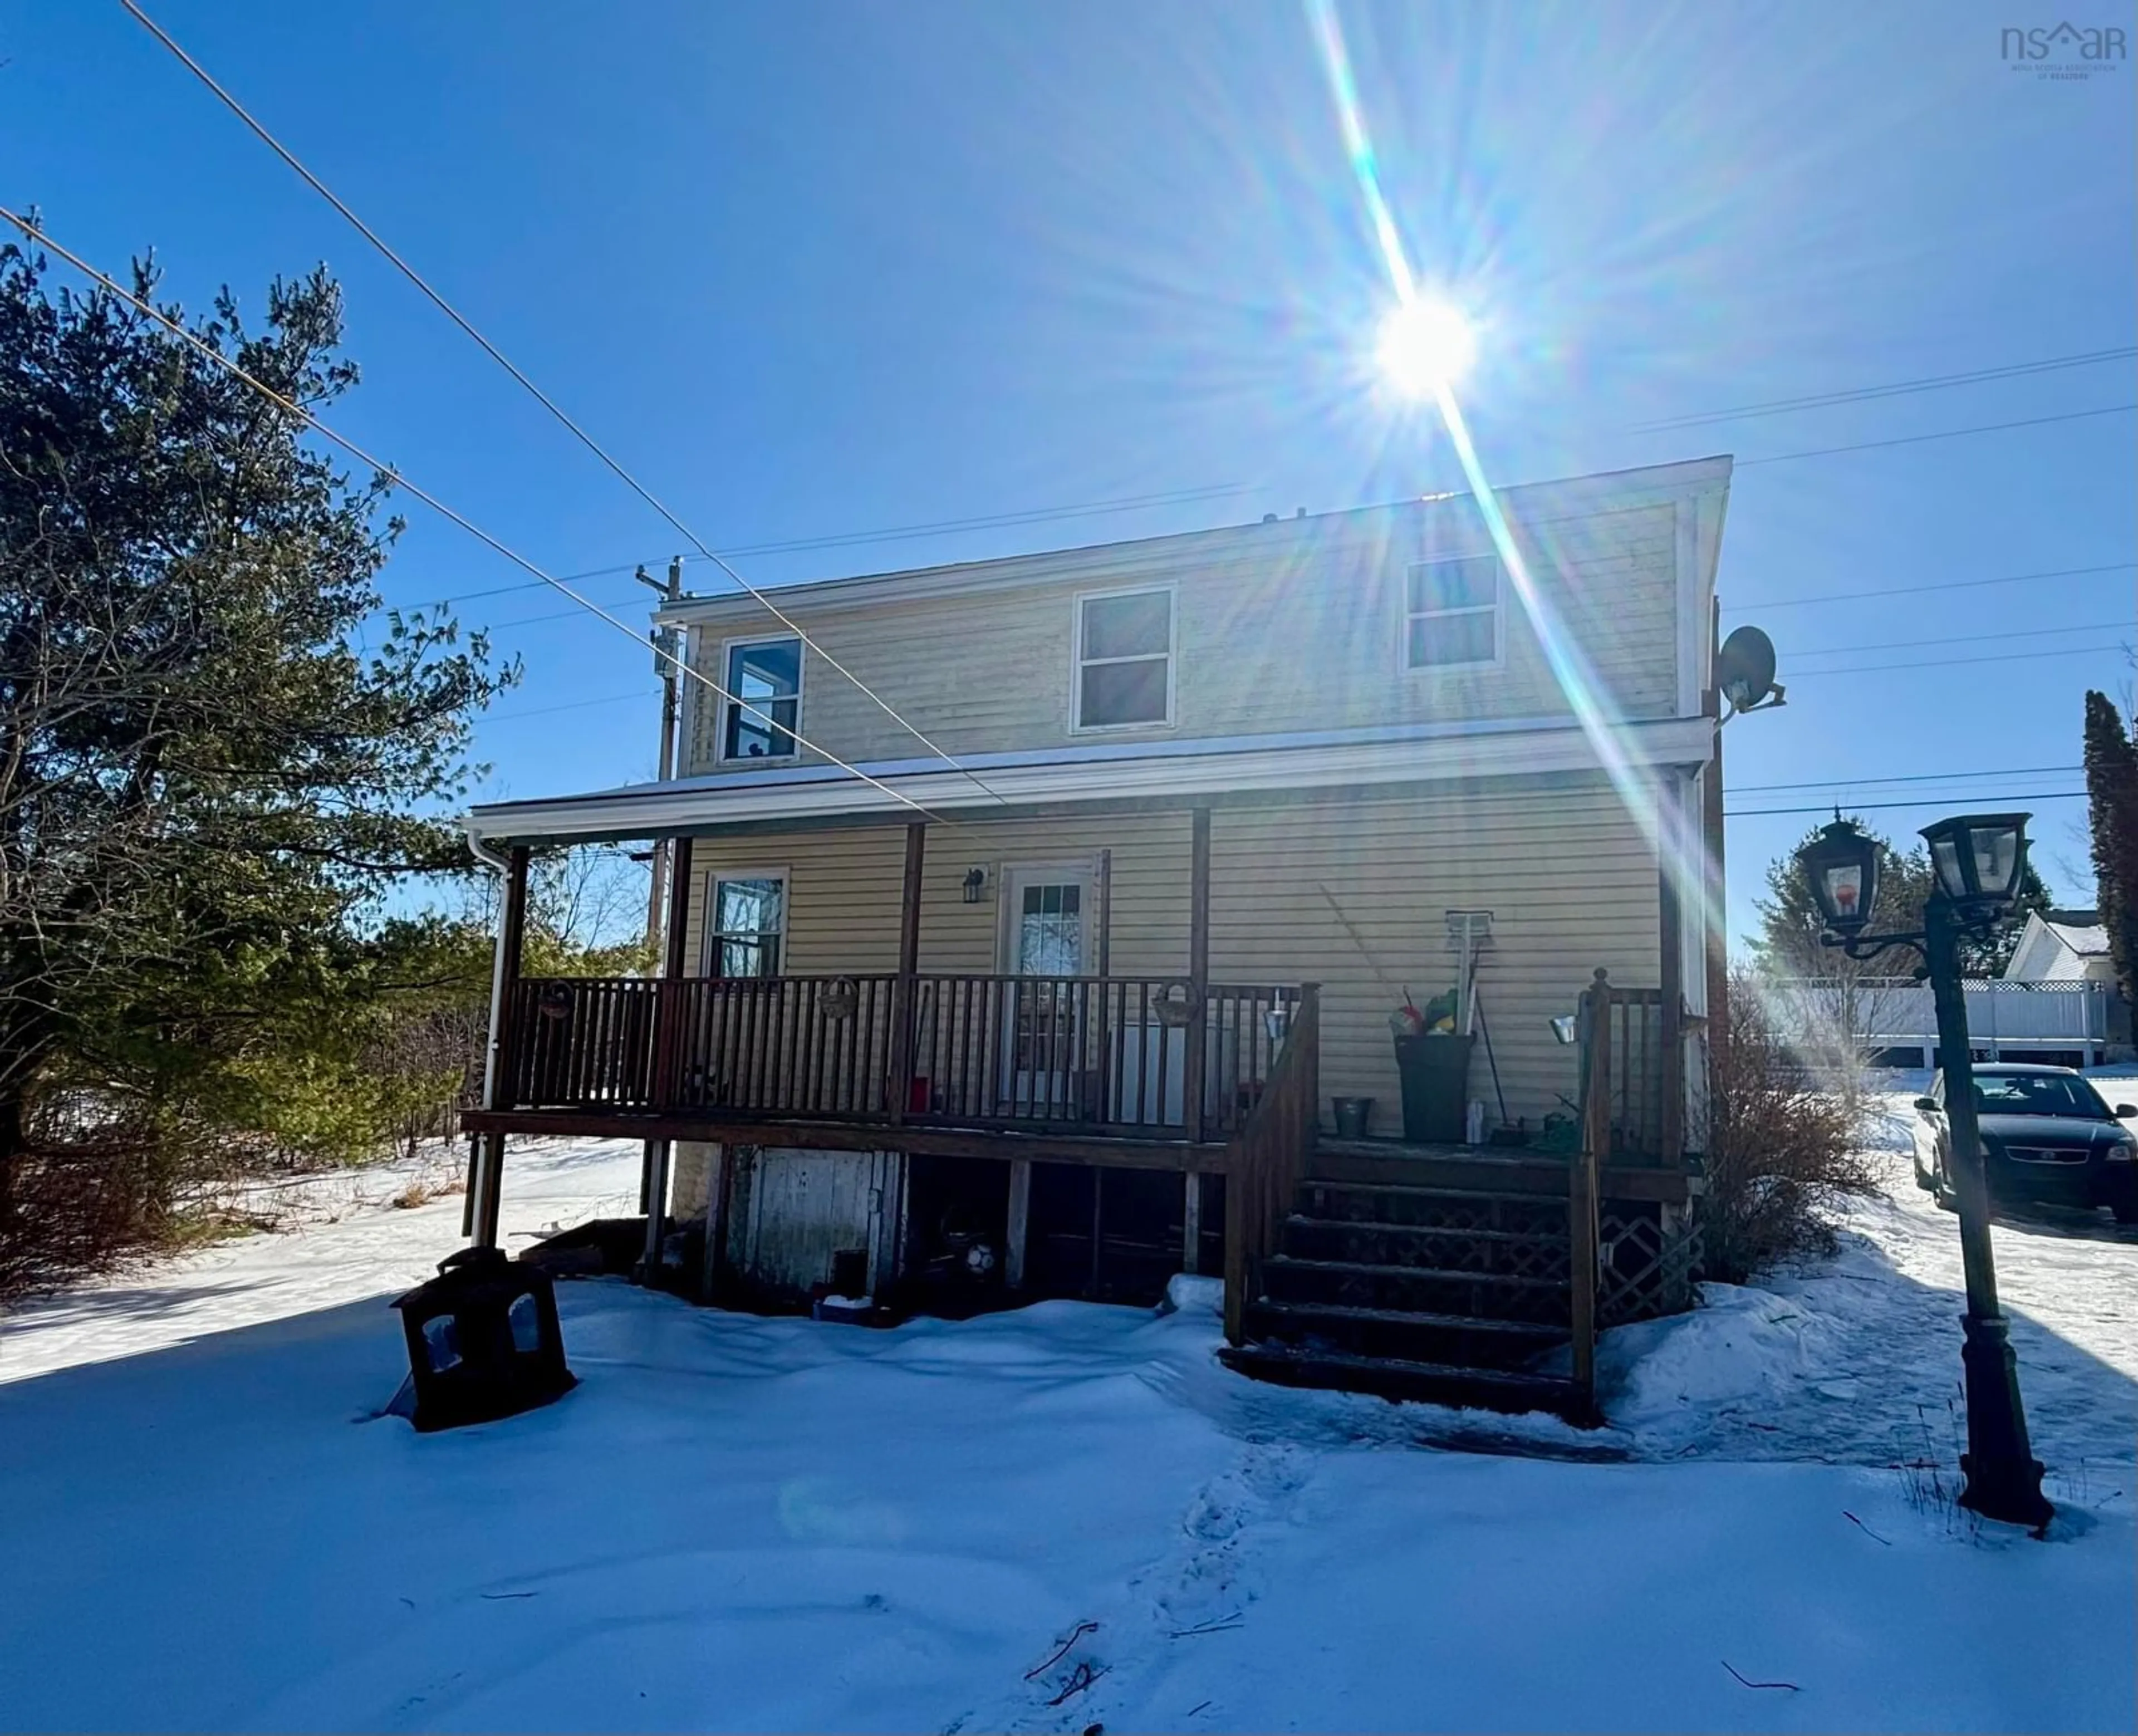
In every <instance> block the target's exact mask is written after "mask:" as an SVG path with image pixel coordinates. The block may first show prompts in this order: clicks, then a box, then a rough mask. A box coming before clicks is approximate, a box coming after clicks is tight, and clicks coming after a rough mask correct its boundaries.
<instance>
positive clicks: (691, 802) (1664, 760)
mask: <svg viewBox="0 0 2138 1736" xmlns="http://www.w3.org/2000/svg"><path fill="white" fill-rule="evenodd" d="M1619 740H1620V744H1621V746H1622V747H1623V750H1624V753H1625V756H1626V758H1627V759H1628V761H1629V762H1631V763H1634V764H1637V765H1652V766H1655V765H1701V764H1705V763H1706V762H1707V760H1708V759H1709V758H1711V757H1712V756H1713V753H1714V749H1715V725H1714V722H1713V720H1712V719H1709V718H1702V717H1690V718H1672V719H1660V720H1657V721H1655V722H1652V723H1643V724H1632V725H1629V726H1628V727H1627V728H1626V729H1623V731H1622V732H1620V736H1619ZM1183 745H1186V744H1183ZM1212 745H1214V744H1212ZM928 764H930V763H929V762H925V761H924V762H920V765H923V766H925V765H928ZM1596 768H1597V759H1596V754H1595V750H1594V747H1593V746H1592V745H1591V744H1590V743H1589V738H1588V736H1587V735H1586V734H1584V732H1583V731H1582V730H1581V729H1579V728H1578V727H1575V726H1574V725H1572V724H1567V725H1564V726H1562V727H1560V728H1557V729H1547V730H1522V731H1519V732H1508V733H1506V734H1470V733H1465V734H1447V735H1440V736H1437V737H1429V738H1423V739H1421V738H1418V737H1411V738H1408V739H1400V740H1394V741H1390V740H1385V739H1384V740H1381V741H1375V742H1357V741H1346V742H1341V743H1324V744H1317V745H1316V746H1313V747H1291V748H1262V749H1244V750H1243V749H1241V748H1239V747H1237V746H1235V745H1234V744H1230V743H1228V744H1225V747H1224V748H1223V749H1221V750H1219V751H1211V750H1210V748H1209V747H1207V746H1206V747H1205V748H1204V749H1203V751H1199V752H1186V753H1164V754H1133V755H1132V753H1131V752H1130V751H1124V752H1123V753H1121V754H1120V757H1106V758H1091V759H1080V760H1076V761H1073V762H1063V761H1059V760H1046V759H1041V760H1037V761H1028V762H1027V763H1023V764H1021V765H1007V766H1003V765H993V764H991V765H988V767H987V768H986V769H987V782H988V789H987V790H981V789H979V788H978V787H977V786H975V785H974V783H972V781H971V780H970V779H969V778H966V777H964V775H963V774H962V773H956V772H951V771H948V770H945V769H941V768H936V769H930V770H918V769H916V770H913V771H910V772H901V771H897V770H886V768H878V767H874V766H864V767H863V768H862V769H863V770H865V771H867V772H868V773H870V775H871V777H876V778H879V779H881V780H883V781H885V782H887V783H889V784H890V787H891V788H892V789H895V790H896V791H897V792H899V793H900V794H901V795H903V796H905V797H908V798H909V799H910V800H911V801H913V802H917V803H919V804H920V805H921V806H922V807H926V808H928V809H930V811H931V812H939V813H944V812H952V811H957V812H964V813H966V814H972V813H973V812H974V810H976V809H977V810H980V811H982V812H985V811H986V810H988V809H991V808H993V807H995V806H996V805H997V804H996V802H995V800H994V797H993V795H990V794H989V793H988V792H989V791H992V792H996V793H998V794H999V795H1000V796H1001V797H1003V799H1004V800H1005V801H1007V802H1011V803H1034V804H1037V803H1046V802H1106V801H1110V800H1112V801H1125V800H1135V799H1138V798H1152V797H1158V798H1164V797H1194V796H1203V795H1209V796H1217V795H1226V794H1233V793H1248V794H1252V793H1257V792H1278V791H1284V790H1295V789H1314V788H1327V787H1330V786H1334V785H1344V784H1364V785H1370V784H1385V783H1434V782H1440V781H1452V780H1456V779H1467V778H1506V777H1524V776H1534V775H1537V774H1541V773H1562V772H1584V771H1593V770H1595V769H1596ZM709 783H715V780H689V781H686V782H684V783H676V784H669V785H666V786H663V785H659V784H655V785H648V786H646V787H643V788H638V789H635V790H633V789H622V790H606V791H601V792H594V793H591V794H588V795H585V796H563V797H555V798H554V799H552V800H549V801H539V802H497V803H494V804H491V806H489V807H484V808H482V809H481V810H479V811H478V812H477V813H476V815H475V816H473V817H471V818H470V819H469V820H468V821H467V822H465V823H466V825H467V826H468V827H470V828H471V830H472V829H473V828H474V827H477V826H480V827H481V830H482V831H484V832H485V833H486V834H487V835H489V836H495V837H507V838H525V839H540V840H548V841H558V842H564V841H570V840H573V839H575V838H584V839H595V838H626V837H652V836H660V835H661V834H663V833H666V832H668V831H679V830H684V829H688V828H694V827H720V826H725V825H742V824H764V823H766V822H779V821H784V820H795V821H802V820H827V819H839V818H845V817H871V816H880V815H882V814H886V813H890V812H909V813H910V812H911V811H910V809H906V808H905V807H903V805H902V804H901V802H899V801H898V800H897V798H896V797H893V796H891V795H889V794H886V792H884V791H883V790H882V789H880V788H876V787H874V786H871V785H869V784H865V783H861V782H859V781H858V780H857V779H856V778H852V777H850V776H847V775H844V774H842V773H838V772H837V770H836V768H832V767H828V766H821V767H819V766H805V767H797V768H793V770H791V771H789V772H788V773H784V774H779V773H768V774H751V775H748V776H735V777H727V778H720V779H718V780H717V786H718V787H715V788H708V787H707V785H708V784H709Z"/></svg>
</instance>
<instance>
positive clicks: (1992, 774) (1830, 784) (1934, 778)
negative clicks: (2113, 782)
mask: <svg viewBox="0 0 2138 1736" xmlns="http://www.w3.org/2000/svg"><path fill="white" fill-rule="evenodd" d="M2085 769H2086V768H2085V767H2084V766H2007V767H2006V768H2004V770H2002V771H1978V772H1913V773H1907V774H1906V775H1905V776H1901V777H1895V778H1838V779H1837V778H1812V779H1810V780H1809V782H1807V783H1733V784H1731V785H1730V789H1731V790H1733V791H1734V792H1736V793H1737V794H1739V795H1743V794H1745V792H1748V791H1754V790H1839V789H1857V788H1862V787H1863V786H1865V785H1867V784H1873V783H1950V782H1951V781H1952V780H1953V779H1954V778H2036V777H2040V776H2042V775H2043V774H2044V773H2051V772H2082V771H2084V770H2085Z"/></svg>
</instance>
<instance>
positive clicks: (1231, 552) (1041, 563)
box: [655, 456, 1731, 627]
mask: <svg viewBox="0 0 2138 1736" xmlns="http://www.w3.org/2000/svg"><path fill="white" fill-rule="evenodd" d="M1730 466H1731V461H1730V458H1729V457H1727V456H1718V457H1712V458H1695V459H1688V460H1686V461H1684V462H1682V463H1678V464H1660V465H1650V466H1645V467H1643V468H1641V469H1638V470H1629V471H1607V472H1604V473H1603V474H1601V475H1589V476H1567V477H1560V478H1557V479H1555V480H1551V481H1548V482H1528V483H1518V484H1514V485H1510V486H1508V487H1506V488H1503V489H1501V490H1497V495H1498V498H1499V500H1500V501H1501V505H1503V506H1504V507H1505V508H1506V512H1507V515H1508V517H1509V518H1510V519H1512V520H1513V521H1514V523H1515V525H1516V529H1518V530H1521V529H1534V528H1535V527H1538V526H1540V525H1544V524H1554V523H1559V522H1563V521H1564V520H1568V519H1583V518H1589V517H1593V516H1595V515H1597V514H1603V513H1607V512H1623V511H1626V510H1630V509H1633V508H1635V507H1639V506H1644V505H1663V504H1665V503H1667V502H1671V501H1677V500H1685V499H1687V498H1688V497H1696V496H1697V497H1711V496H1714V495H1716V494H1718V493H1721V494H1726V493H1727V491H1728V490H1729V485H1730ZM1469 500H1470V496H1469V495H1467V494H1448V495H1426V496H1423V497H1420V498H1418V499H1414V500H1397V501H1391V502H1389V503H1387V504H1385V505H1377V506H1357V507H1348V508H1345V509H1344V510H1340V511H1337V512H1326V513H1315V514H1310V515H1309V516H1307V517H1306V518H1291V519H1276V521H1275V522H1273V523H1264V524H1228V525H1223V526H1220V527H1218V528H1216V529H1210V530H1190V531H1183V532H1179V533H1177V534H1174V535H1171V536H1160V537H1143V538H1138V539H1133V540H1130V541H1126V542H1118V543H1099V544H1088V545H1086V546H1085V547H1082V548H1078V549H1051V550H1047V551H1046V552H1043V553H1036V554H1018V555H1010V556H1008V557H1006V558H1003V559H1000V560H987V561H962V562H958V563H953V564H951V565H948V566H940V567H916V568H910V569H908V570H906V571H903V572H895V573H863V574H858V575H856V576H854V577H851V578H828V579H816V580H811V581H808V582H806V583H800V584H791V585H779V586H776V587H773V588H769V590H768V592H767V594H768V595H769V597H771V598H772V600H773V601H774V602H776V603H777V604H778V605H779V607H780V609H781V610H782V611H783V612H788V613H792V612H793V611H794V610H796V609H803V608H815V607H864V606H866V605H871V604H875V603H880V602H917V601H920V600H924V599H930V598H937V597H965V596H972V595H975V594H979V593H984V592H992V591H1004V590H1015V589H1018V588H1023V587H1024V586H1028V585H1044V584H1062V583H1101V582H1104V583H1124V584H1126V583H1135V581H1136V580H1138V579H1140V578H1147V577H1150V576H1153V575H1156V574H1163V573H1175V572H1178V571H1179V568H1180V567H1181V565H1182V563H1184V561H1193V562H1196V563H1209V562H1213V561H1222V560H1224V559H1228V558H1234V557H1241V558H1267V556H1268V555H1269V554H1271V553H1272V552H1273V551H1276V550H1281V549H1296V548H1298V547H1300V546H1302V545H1310V544H1316V543H1320V542H1323V541H1328V540H1330V539H1335V540H1336V541H1337V542H1338V543H1340V541H1341V539H1342V537H1343V534H1344V533H1345V532H1346V531H1356V532H1357V533H1358V534H1360V535H1368V534H1370V531H1369V524H1370V521H1371V520H1372V519H1374V518H1376V517H1385V516H1387V515H1389V514H1394V513H1399V512H1409V511H1416V510H1419V509H1421V508H1423V509H1428V510H1429V509H1431V508H1433V507H1435V506H1446V505H1452V506H1453V507H1454V508H1455V509H1456V510H1463V509H1464V508H1466V507H1467V503H1468V502H1469ZM1720 531H1721V523H1720V519H1719V518H1718V519H1717V521H1716V534H1717V535H1718V536H1719V534H1720ZM1707 563H1708V573H1709V583H1712V580H1713V554H1712V550H1710V551H1709V553H1708V558H1707ZM764 613H765V609H764V604H763V603H761V602H759V601H758V600H757V599H756V598H755V597H753V596H751V595H749V593H748V592H740V593H735V592H730V593H727V594H725V595H722V596H719V597H686V598H685V599H683V600H682V601H681V602H674V603H669V604H666V605H664V606H663V607H661V609H659V610H658V611H657V613H656V616H655V619H656V620H657V622H699V623H700V624H705V625H716V626H722V627H725V626H729V625H731V624H734V623H737V622H756V621H759V620H760V619H762V618H763V617H764Z"/></svg>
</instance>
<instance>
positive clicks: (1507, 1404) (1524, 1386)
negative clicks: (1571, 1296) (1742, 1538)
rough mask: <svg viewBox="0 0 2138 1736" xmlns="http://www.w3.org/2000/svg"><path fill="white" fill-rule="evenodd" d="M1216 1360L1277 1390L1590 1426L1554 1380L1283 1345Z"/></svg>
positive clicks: (1565, 1387)
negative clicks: (1530, 1414)
mask: <svg viewBox="0 0 2138 1736" xmlns="http://www.w3.org/2000/svg"><path fill="white" fill-rule="evenodd" d="M1218 1359H1219V1360H1220V1361H1221V1362H1223V1363H1224V1364H1225V1366H1226V1367H1227V1368H1233V1369H1237V1371H1238V1372H1239V1373H1242V1374H1245V1375H1247V1376H1250V1377H1251V1378H1253V1379H1256V1380H1266V1381H1270V1382H1274V1383H1275V1384H1276V1385H1278V1386H1284V1387H1319V1388H1321V1389H1323V1390H1325V1391H1335V1392H1369V1393H1372V1394H1373V1395H1374V1397H1379V1398H1388V1399H1394V1400H1397V1401H1404V1400H1410V1401H1414V1402H1419V1403H1424V1404H1439V1405H1452V1406H1456V1407H1460V1408H1463V1409H1467V1410H1476V1411H1499V1412H1524V1411H1548V1412H1551V1413H1552V1414H1553V1415H1554V1416H1556V1417H1564V1418H1566V1420H1567V1421H1570V1422H1577V1423H1581V1422H1586V1421H1589V1420H1590V1419H1589V1417H1587V1416H1586V1415H1585V1414H1584V1412H1585V1408H1586V1400H1585V1397H1584V1394H1583V1393H1582V1392H1581V1389H1580V1388H1579V1387H1577V1386H1576V1385H1575V1384H1574V1382H1572V1381H1570V1380H1568V1379H1565V1378H1563V1377H1560V1376H1557V1375H1550V1374H1533V1373H1525V1372H1519V1371H1510V1370H1506V1369H1498V1368H1458V1367H1456V1366H1454V1365H1452V1364H1450V1363H1418V1362H1410V1361H1406V1360H1404V1359H1402V1358H1396V1357H1373V1356H1354V1355H1352V1354H1350V1353H1349V1352H1346V1351H1341V1350H1305V1349H1301V1348H1296V1347H1294V1346H1291V1345H1282V1344H1242V1345H1241V1346H1239V1347H1238V1348H1237V1349H1234V1348H1227V1349H1224V1350H1221V1351H1219V1352H1218Z"/></svg>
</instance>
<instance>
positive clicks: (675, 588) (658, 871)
mask: <svg viewBox="0 0 2138 1736" xmlns="http://www.w3.org/2000/svg"><path fill="white" fill-rule="evenodd" d="M634 576H635V577H636V578H637V580H638V582H639V583H641V584H642V585H644V586H646V587H647V588H648V589H649V590H653V591H657V592H660V593H661V602H662V604H663V605H664V606H665V605H666V604H669V603H672V602H675V601H676V599H677V598H678V597H681V595H682V594H683V557H682V556H681V555H680V554H679V555H677V556H676V557H675V558H674V559H672V560H671V561H670V562H669V563H668V582H667V583H666V584H665V585H664V584H661V583H660V582H659V581H657V580H656V579H654V578H652V577H651V576H650V575H649V574H648V573H647V570H646V568H643V567H641V568H639V569H638V571H637V574H636V575H634ZM653 643H654V645H655V646H657V650H656V651H654V654H653V672H654V673H655V674H656V675H659V676H660V677H661V752H660V756H659V759H658V762H657V763H658V765H659V768H660V769H659V772H658V773H657V776H658V777H659V778H660V780H661V783H666V782H667V781H668V780H669V779H670V778H673V777H674V776H675V775H676V723H677V720H678V718H679V716H680V714H681V710H682V705H681V680H680V678H679V677H678V675H677V674H676V664H675V661H674V660H675V659H676V658H677V657H680V656H681V655H682V646H683V636H682V635H681V633H679V632H678V631H676V629H675V628H674V627H655V628H654V630H653ZM668 856H669V847H668V841H667V840H666V838H661V839H657V840H656V841H655V842H654V846H653V850H652V876H651V877H652V887H651V888H650V889H649V890H648V891H647V896H646V944H647V945H648V946H649V947H652V948H653V949H654V950H655V951H656V952H658V951H659V950H660V948H661V898H662V895H663V893H664V891H665V890H666V885H667V880H668V875H667V867H668Z"/></svg>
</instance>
